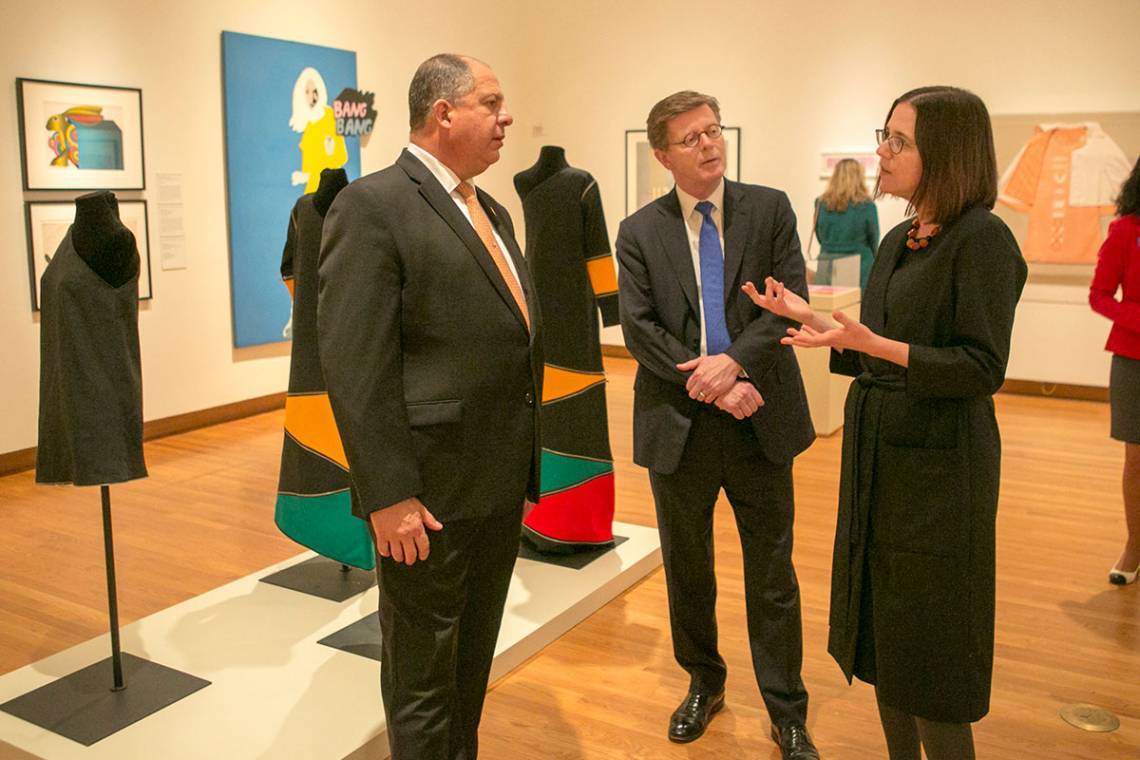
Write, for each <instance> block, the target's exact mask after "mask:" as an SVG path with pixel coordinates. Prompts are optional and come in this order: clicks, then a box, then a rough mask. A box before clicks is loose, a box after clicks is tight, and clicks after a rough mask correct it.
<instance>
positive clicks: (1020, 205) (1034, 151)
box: [1001, 127, 1049, 212]
mask: <svg viewBox="0 0 1140 760" xmlns="http://www.w3.org/2000/svg"><path fill="white" fill-rule="evenodd" d="M1047 147H1049V133H1048V132H1045V131H1043V130H1042V129H1041V127H1034V131H1033V137H1031V138H1029V142H1028V143H1026V145H1025V150H1024V151H1022V153H1021V157H1020V158H1019V159H1018V162H1017V168H1016V169H1014V171H1013V175H1012V176H1011V177H1010V178H1009V183H1008V184H1006V186H1005V187H1004V188H1002V192H1001V199H1002V202H1003V203H1005V204H1006V205H1007V206H1009V207H1010V208H1013V209H1014V210H1016V211H1022V212H1028V211H1029V210H1030V208H1031V207H1032V206H1033V200H1034V198H1035V197H1036V195H1037V184H1038V181H1039V180H1040V178H1041V166H1042V164H1043V163H1044V161H1045V149H1046V148H1047Z"/></svg>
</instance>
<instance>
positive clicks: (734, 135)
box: [625, 127, 740, 216]
mask: <svg viewBox="0 0 1140 760" xmlns="http://www.w3.org/2000/svg"><path fill="white" fill-rule="evenodd" d="M724 176H725V177H726V178H728V179H730V180H733V181H739V180H740V127H725V128H724ZM672 189H673V175H672V174H671V173H670V172H669V170H668V169H666V168H665V167H664V166H662V165H661V162H660V161H658V160H657V158H656V157H655V156H654V155H653V148H652V147H650V145H649V132H648V131H647V130H644V129H627V130H626V131H625V215H626V216H629V215H630V214H632V213H633V212H634V211H637V210H638V209H639V208H641V207H642V206H644V205H645V204H647V203H650V202H651V201H655V200H657V199H658V198H660V197H661V196H662V195H665V193H667V192H669V191H670V190H672Z"/></svg>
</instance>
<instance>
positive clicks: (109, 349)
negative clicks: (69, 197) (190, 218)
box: [36, 192, 147, 486]
mask: <svg viewBox="0 0 1140 760" xmlns="http://www.w3.org/2000/svg"><path fill="white" fill-rule="evenodd" d="M138 277H139V254H138V248H137V246H136V245H135V238H134V235H133V234H132V233H131V231H130V230H129V229H127V228H126V227H125V226H124V225H123V224H122V222H120V221H119V218H118V203H117V202H116V200H115V196H114V195H112V194H111V193H108V192H99V193H90V194H88V195H84V196H81V197H79V198H78V199H76V201H75V222H74V223H73V224H72V225H71V228H70V229H69V230H68V233H67V235H66V236H65V237H64V239H63V242H61V243H60V245H59V248H58V249H57V250H56V252H55V255H54V256H53V257H52V260H51V262H50V263H49V264H48V266H47V269H46V270H44V274H43V278H42V280H41V284H40V293H41V301H40V414H39V444H38V448H37V450H36V482H38V483H74V484H75V485H79V486H84V485H103V484H108V483H120V482H123V481H126V480H133V479H135V478H142V477H146V474H147V472H146V464H145V463H144V461H143V448H142V437H143V416H142V370H141V364H140V357H139V331H138V290H139V289H138Z"/></svg>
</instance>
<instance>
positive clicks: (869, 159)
mask: <svg viewBox="0 0 1140 760" xmlns="http://www.w3.org/2000/svg"><path fill="white" fill-rule="evenodd" d="M819 158H820V163H819V178H820V179H831V174H832V172H834V171H835V165H836V164H838V163H839V162H840V161H842V160H843V159H845V158H853V159H855V160H856V161H858V162H859V165H860V166H862V167H863V176H865V177H866V178H867V179H868V180H874V179H876V178H878V176H879V154H878V153H876V152H875V151H873V150H866V149H862V150H848V151H843V150H835V151H824V152H823V153H820V154H819Z"/></svg>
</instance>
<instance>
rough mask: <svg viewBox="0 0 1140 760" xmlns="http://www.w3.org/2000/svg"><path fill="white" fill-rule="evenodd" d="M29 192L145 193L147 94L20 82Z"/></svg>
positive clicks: (23, 154)
mask: <svg viewBox="0 0 1140 760" xmlns="http://www.w3.org/2000/svg"><path fill="white" fill-rule="evenodd" d="M16 104H17V109H18V111H19V119H20V163H21V168H22V169H23V175H24V189H25V190H143V189H145V185H146V180H145V175H146V172H145V168H144V165H143V119H142V90H140V89H137V88H130V87H103V86H100V85H92V84H73V83H70V82H49V81H45V80H42V79H17V80H16Z"/></svg>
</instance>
